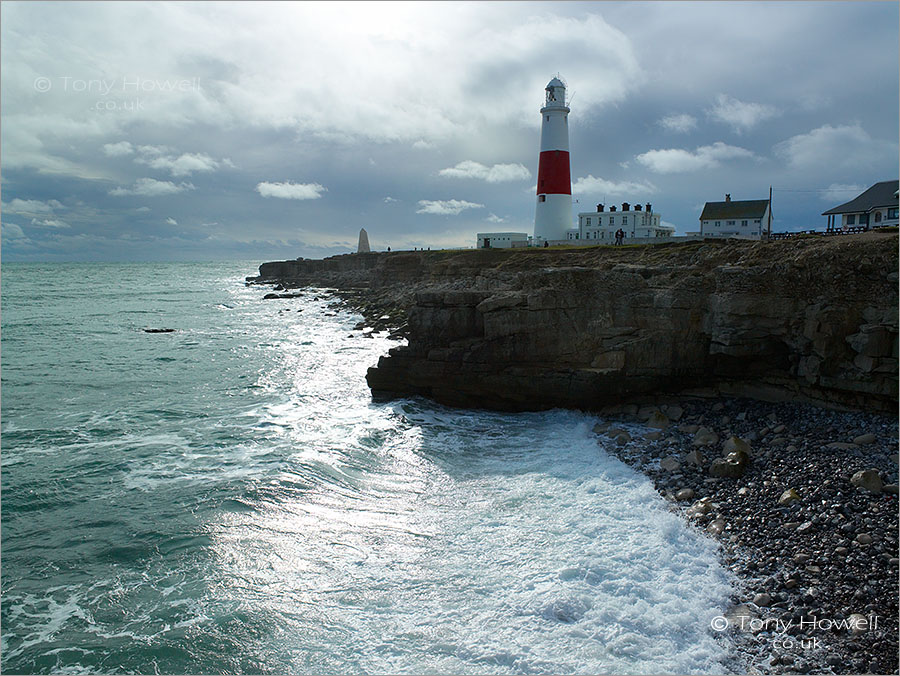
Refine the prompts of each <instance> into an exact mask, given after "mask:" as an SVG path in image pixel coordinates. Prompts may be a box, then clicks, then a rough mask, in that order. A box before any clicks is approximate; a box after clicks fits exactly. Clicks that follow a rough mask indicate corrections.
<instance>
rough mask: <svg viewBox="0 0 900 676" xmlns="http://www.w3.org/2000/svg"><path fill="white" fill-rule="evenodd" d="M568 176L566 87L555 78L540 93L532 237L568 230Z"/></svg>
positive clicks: (559, 235)
mask: <svg viewBox="0 0 900 676" xmlns="http://www.w3.org/2000/svg"><path fill="white" fill-rule="evenodd" d="M571 221H572V177H571V174H570V170H569V107H568V106H567V105H566V85H565V83H563V82H562V81H561V80H560V79H559V78H558V77H555V78H553V79H552V80H550V82H549V84H547V87H546V88H545V90H544V106H543V107H542V108H541V155H540V160H539V162H538V182H537V203H536V204H535V210H534V238H535V240H538V239H541V240H544V241H545V242H547V241H559V240H564V239H566V231H567V230H568V229H569V228H571V227H572V223H571Z"/></svg>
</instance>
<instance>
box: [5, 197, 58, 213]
mask: <svg viewBox="0 0 900 676" xmlns="http://www.w3.org/2000/svg"><path fill="white" fill-rule="evenodd" d="M2 206H3V211H6V212H8V213H11V214H26V215H29V216H31V215H33V214H49V213H52V212H53V210H54V209H60V208H62V204H60V203H59V202H57V201H56V200H50V201H48V202H41V201H40V200H23V199H19V198H18V197H17V198H15V199H14V200H12V201H11V202H9V203H8V204H4V205H2Z"/></svg>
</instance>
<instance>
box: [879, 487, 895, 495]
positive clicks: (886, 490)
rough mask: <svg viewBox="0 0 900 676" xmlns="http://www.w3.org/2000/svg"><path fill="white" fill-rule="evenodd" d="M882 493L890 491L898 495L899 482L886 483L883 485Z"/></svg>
mask: <svg viewBox="0 0 900 676" xmlns="http://www.w3.org/2000/svg"><path fill="white" fill-rule="evenodd" d="M881 492H882V493H890V494H891V495H897V492H898V486H897V484H885V485H884V486H882V487H881Z"/></svg>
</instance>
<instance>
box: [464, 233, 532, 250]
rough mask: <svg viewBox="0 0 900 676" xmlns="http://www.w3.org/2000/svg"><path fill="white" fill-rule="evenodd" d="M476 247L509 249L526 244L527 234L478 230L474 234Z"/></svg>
mask: <svg viewBox="0 0 900 676" xmlns="http://www.w3.org/2000/svg"><path fill="white" fill-rule="evenodd" d="M475 237H476V238H477V240H476V244H475V246H476V248H478V249H511V248H514V247H515V248H518V247H523V246H528V234H527V233H524V232H479V233H478V234H477V235H475Z"/></svg>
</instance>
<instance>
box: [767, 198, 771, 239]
mask: <svg viewBox="0 0 900 676" xmlns="http://www.w3.org/2000/svg"><path fill="white" fill-rule="evenodd" d="M766 230H767V234H766V239H772V186H769V225H768V227H767V228H766Z"/></svg>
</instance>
